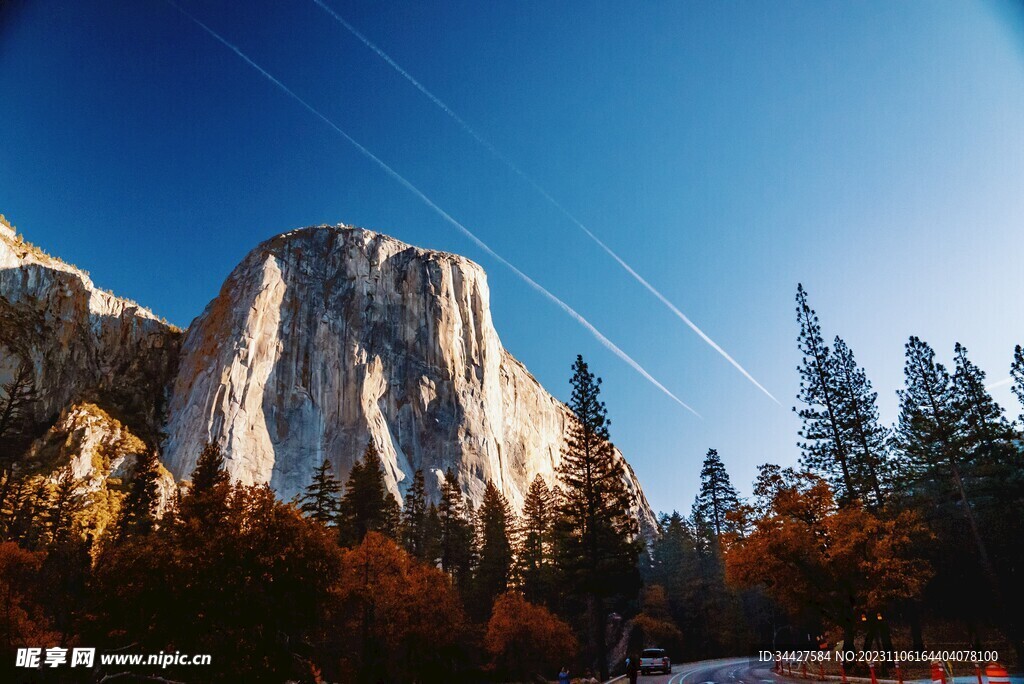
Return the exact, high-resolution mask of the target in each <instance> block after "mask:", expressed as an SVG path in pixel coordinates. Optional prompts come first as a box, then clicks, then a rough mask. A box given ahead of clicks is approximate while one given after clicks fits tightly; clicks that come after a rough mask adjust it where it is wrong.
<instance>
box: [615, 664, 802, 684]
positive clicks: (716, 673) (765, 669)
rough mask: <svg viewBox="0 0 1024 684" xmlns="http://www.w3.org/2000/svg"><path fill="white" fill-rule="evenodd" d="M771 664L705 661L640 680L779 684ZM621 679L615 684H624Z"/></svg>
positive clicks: (649, 683)
mask: <svg viewBox="0 0 1024 684" xmlns="http://www.w3.org/2000/svg"><path fill="white" fill-rule="evenodd" d="M771 668H772V664H771V663H759V662H757V659H756V658H753V659H751V658H730V659H727V660H706V661H703V662H699V663H684V664H680V665H675V666H673V668H672V674H670V675H653V674H652V675H648V676H646V677H644V676H641V677H640V678H639V679H638V680H637V681H638V682H640V683H641V684H780V682H782V681H783V680H782V679H781V678H779V677H776V676H775V675H774V674H772V670H771ZM624 682H626V680H624V679H620V680H618V681H617V682H616V684H624Z"/></svg>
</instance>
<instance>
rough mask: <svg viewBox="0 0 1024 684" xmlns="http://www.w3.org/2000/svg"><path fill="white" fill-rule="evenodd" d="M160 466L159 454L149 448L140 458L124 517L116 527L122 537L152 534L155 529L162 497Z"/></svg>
mask: <svg viewBox="0 0 1024 684" xmlns="http://www.w3.org/2000/svg"><path fill="white" fill-rule="evenodd" d="M159 467H160V464H159V461H157V457H156V451H153V450H151V449H149V450H146V451H144V452H142V453H141V454H139V456H138V457H137V459H136V461H135V472H134V474H133V476H132V483H131V486H130V487H129V488H128V494H127V496H125V498H124V503H123V504H122V506H121V516H120V519H119V520H118V526H117V530H118V536H119V537H122V538H123V537H127V536H132V535H146V534H149V533H150V532H152V531H153V529H154V527H155V526H156V512H157V505H158V504H159V495H160V492H159V486H158V481H159V479H160V471H159Z"/></svg>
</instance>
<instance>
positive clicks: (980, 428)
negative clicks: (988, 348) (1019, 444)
mask: <svg viewBox="0 0 1024 684" xmlns="http://www.w3.org/2000/svg"><path fill="white" fill-rule="evenodd" d="M953 354H954V359H955V362H956V371H955V373H954V374H953V408H954V411H955V414H956V417H957V419H958V422H959V430H958V433H959V434H958V438H959V440H960V446H961V449H962V451H963V454H964V458H965V459H966V460H967V461H968V462H969V463H972V464H973V465H975V466H982V467H984V466H988V465H1004V464H1007V463H1010V462H1011V461H1012V460H1013V459H1015V457H1016V456H1017V450H1016V448H1015V447H1014V445H1013V439H1014V437H1015V435H1014V432H1013V428H1012V426H1011V425H1010V423H1009V421H1007V420H1006V418H1005V416H1004V414H1003V409H1002V407H1000V406H999V404H998V403H996V401H995V400H994V399H993V398H992V395H991V394H989V391H988V389H987V388H986V387H985V372H984V371H982V370H981V369H980V368H978V367H977V366H976V365H974V363H972V362H971V360H970V359H969V358H968V356H967V348H966V347H964V346H963V345H961V344H960V343H959V342H957V344H956V347H955V349H954V352H953Z"/></svg>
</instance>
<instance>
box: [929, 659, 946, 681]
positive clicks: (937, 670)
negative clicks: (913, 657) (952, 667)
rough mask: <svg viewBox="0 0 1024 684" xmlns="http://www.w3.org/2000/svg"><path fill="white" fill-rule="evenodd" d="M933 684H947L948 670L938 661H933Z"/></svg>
mask: <svg viewBox="0 0 1024 684" xmlns="http://www.w3.org/2000/svg"><path fill="white" fill-rule="evenodd" d="M932 684H946V669H945V668H944V667H942V663H940V662H939V661H938V660H933V661H932Z"/></svg>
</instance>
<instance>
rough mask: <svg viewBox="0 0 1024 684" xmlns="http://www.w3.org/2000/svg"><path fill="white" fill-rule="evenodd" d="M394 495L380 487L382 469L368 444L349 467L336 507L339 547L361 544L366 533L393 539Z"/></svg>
mask: <svg viewBox="0 0 1024 684" xmlns="http://www.w3.org/2000/svg"><path fill="white" fill-rule="evenodd" d="M392 502H394V495H393V494H391V492H389V491H388V489H387V485H386V484H385V483H384V465H383V463H382V461H381V458H380V452H379V451H377V445H375V444H374V443H373V440H370V441H369V442H368V443H367V445H366V451H365V452H364V453H363V458H362V459H361V460H359V461H356V462H355V463H354V464H353V465H352V470H351V472H350V473H349V476H348V482H346V483H345V495H344V496H343V497H342V499H341V503H340V504H339V513H338V533H339V536H340V539H341V542H342V544H344V545H346V546H348V545H355V544H359V543H360V542H362V540H363V538H364V537H365V536H366V534H367V532H381V533H382V534H386V535H389V536H392V537H393V536H394V534H395V530H394V527H393V525H394V524H395V523H394V509H395V507H396V506H397V502H394V505H392Z"/></svg>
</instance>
